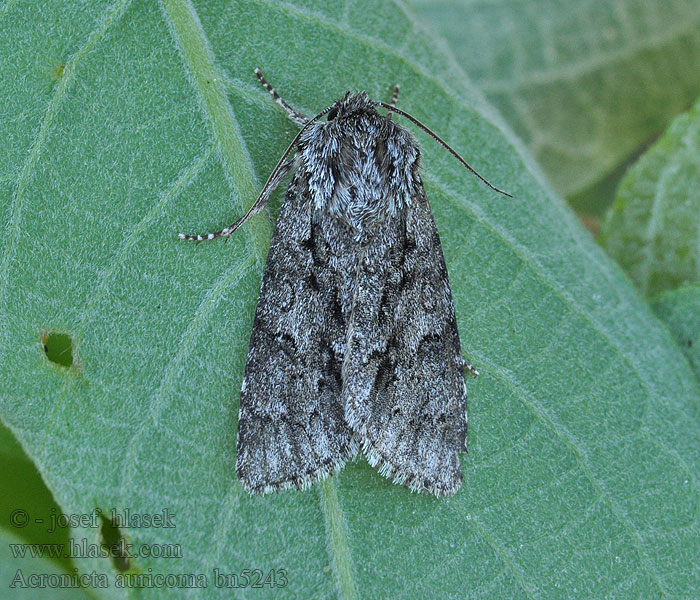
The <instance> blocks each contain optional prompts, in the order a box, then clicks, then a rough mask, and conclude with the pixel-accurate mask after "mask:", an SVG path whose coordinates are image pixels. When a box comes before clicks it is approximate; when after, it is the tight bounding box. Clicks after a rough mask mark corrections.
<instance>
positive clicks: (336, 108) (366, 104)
mask: <svg viewBox="0 0 700 600" xmlns="http://www.w3.org/2000/svg"><path fill="white" fill-rule="evenodd" d="M376 106H377V103H376V102H374V101H373V100H371V99H370V97H369V96H368V95H367V93H366V92H358V93H357V94H352V93H350V92H346V93H345V96H343V97H342V98H341V99H340V100H338V101H337V102H335V104H333V105H332V106H331V107H330V110H329V111H328V116H327V117H326V120H327V121H329V122H330V121H340V120H342V119H344V118H347V117H349V116H350V115H352V114H356V113H366V112H370V111H371V112H374V111H376V108H375V107H376Z"/></svg>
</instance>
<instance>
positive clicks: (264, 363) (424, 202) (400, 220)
mask: <svg viewBox="0 0 700 600" xmlns="http://www.w3.org/2000/svg"><path fill="white" fill-rule="evenodd" d="M255 74H256V75H257V77H258V79H259V80H260V83H261V84H262V85H263V87H264V88H265V89H266V90H268V91H269V92H270V94H271V95H272V97H273V98H274V99H275V101H276V102H277V103H278V104H279V105H280V106H281V107H282V108H284V109H285V110H286V111H287V114H288V115H289V117H290V118H291V119H292V121H294V122H295V123H296V124H298V125H299V126H300V127H301V130H300V131H299V133H298V134H297V135H296V137H295V138H294V140H293V141H292V143H291V144H290V145H289V147H288V148H287V150H286V151H285V152H284V154H283V156H282V158H281V159H280V161H279V163H278V164H277V166H276V167H275V169H274V170H273V171H272V174H271V175H270V177H269V178H268V180H267V182H266V183H265V185H264V186H263V189H262V191H261V193H260V196H259V198H258V199H257V201H256V202H255V203H254V204H253V205H252V207H251V208H250V210H248V212H247V213H246V214H245V215H244V216H243V217H242V218H241V219H239V220H238V221H236V222H235V223H233V224H232V225H230V226H229V227H226V228H225V229H222V230H221V231H218V232H216V233H208V234H205V235H185V234H180V238H181V239H185V240H193V241H202V240H211V239H215V238H219V237H228V236H230V235H231V234H232V233H234V232H235V231H236V229H238V228H239V227H240V226H241V225H242V224H243V223H245V222H246V221H247V220H248V219H250V218H251V217H252V216H253V215H255V214H256V213H258V212H260V211H261V210H262V209H263V208H264V207H265V206H266V205H267V202H268V200H269V198H270V196H271V194H272V192H273V191H274V189H275V188H276V187H277V186H278V185H279V184H280V183H281V182H282V180H283V179H284V177H285V176H286V175H287V174H288V173H289V172H291V171H294V176H293V179H292V181H291V184H290V185H289V188H288V190H287V194H286V196H285V199H284V201H283V203H282V206H281V209H280V212H279V216H278V218H277V223H276V226H275V230H274V234H273V237H272V241H271V244H270V251H269V254H268V257H267V263H266V266H265V271H264V274H263V280H262V287H261V290H260V296H259V298H258V305H257V310H256V314H255V320H254V323H253V330H252V334H251V339H250V350H249V353H248V359H247V364H246V368H245V375H244V378H243V383H242V386H241V397H240V398H241V399H240V411H239V419H238V438H237V456H236V473H237V475H238V478H239V479H240V481H241V483H242V484H243V486H244V487H245V488H246V489H247V490H249V491H250V492H254V493H266V492H271V491H276V490H280V489H284V488H306V487H308V486H309V485H310V484H311V483H313V482H314V481H316V480H318V479H320V478H323V477H325V476H328V475H330V474H333V473H335V472H336V471H337V470H339V469H340V468H341V467H342V466H343V465H344V464H345V462H346V461H347V460H348V459H349V458H351V457H354V456H355V455H356V454H357V453H358V451H359V450H361V451H362V452H363V453H364V455H365V456H366V458H367V460H368V462H369V463H370V464H371V465H372V466H374V467H377V468H378V470H379V472H380V473H381V474H382V475H384V476H386V477H389V478H391V479H392V480H393V481H394V482H396V483H400V484H403V485H405V486H407V487H408V488H409V489H411V490H416V491H420V492H425V493H430V494H435V495H436V496H443V495H451V494H454V493H455V492H456V491H457V490H458V489H459V487H460V485H461V483H462V472H461V469H460V464H459V453H460V452H463V451H465V450H466V437H467V391H466V386H465V382H464V371H465V369H466V370H468V371H469V372H471V373H472V374H473V375H475V376H476V375H477V374H478V373H477V372H476V370H475V369H474V368H473V367H471V365H469V364H467V363H466V362H465V361H464V360H463V359H462V355H461V351H460V343H459V335H458V332H457V321H456V318H455V310H454V305H453V302H452V293H451V291H450V283H449V280H448V276H447V269H446V267H445V260H444V258H443V253H442V247H441V245H440V237H439V235H438V232H437V229H436V227H435V223H434V221H433V216H432V213H431V210H430V205H429V204H428V199H427V197H426V194H425V189H424V187H423V182H422V180H421V176H420V149H419V147H418V143H417V141H416V139H415V138H414V137H413V135H412V134H411V133H410V132H409V131H408V130H407V129H405V128H404V127H402V126H401V125H399V124H397V123H396V122H394V121H393V120H392V113H396V114H398V115H401V116H403V117H405V118H407V119H408V120H409V121H411V122H412V123H414V124H415V125H417V126H418V127H420V128H421V129H423V130H424V131H426V132H427V133H428V134H430V135H431V136H432V137H433V138H434V139H435V140H436V141H437V142H439V143H440V144H441V145H442V146H444V147H445V148H446V149H447V150H448V151H449V152H451V153H452V154H453V155H454V156H455V157H456V158H457V159H458V160H459V161H460V162H461V163H462V164H463V165H464V166H465V167H466V168H467V169H469V170H470V171H471V172H472V173H474V174H475V175H476V176H477V177H479V179H481V180H482V181H483V182H484V183H486V185H488V186H489V187H491V188H492V189H494V190H496V191H497V192H500V193H502V194H504V195H506V196H509V194H506V193H505V192H503V191H502V190H499V189H498V188H496V187H494V186H493V185H491V184H490V183H489V182H488V181H486V179H484V178H483V177H482V176H481V175H479V174H478V173H477V172H476V171H475V170H474V169H472V168H471V167H470V166H469V165H468V164H467V163H466V161H465V160H464V159H463V158H462V157H461V156H459V154H457V152H456V151H454V150H453V149H452V148H450V146H448V145H447V143H446V142H444V141H443V140H442V139H441V138H440V137H439V136H438V135H437V134H435V133H434V132H432V131H431V130H430V129H428V128H427V127H426V126H425V125H423V124H422V123H421V122H420V121H418V120H417V119H415V118H414V117H412V116H411V115H410V114H408V113H405V112H404V111H402V110H399V109H398V108H396V101H397V98H398V92H399V87H398V86H396V87H395V88H394V94H393V97H392V99H391V102H390V103H389V104H385V103H383V102H377V101H373V100H371V99H370V98H369V97H368V95H367V94H366V93H365V92H359V93H356V94H352V93H350V92H347V93H346V94H345V96H343V97H342V98H341V99H340V100H338V101H337V102H335V103H333V104H332V105H330V106H328V107H327V108H325V109H324V110H322V111H321V112H320V113H318V114H317V115H316V116H314V117H311V118H309V117H307V116H305V115H303V114H302V113H300V112H298V111H296V110H295V109H293V108H292V107H291V106H290V105H289V104H287V102H285V101H284V100H283V99H282V98H281V97H280V96H279V94H278V93H277V92H276V91H275V89H274V88H272V86H270V85H269V84H268V83H267V81H266V80H265V78H264V77H263V76H262V74H261V72H260V70H259V69H256V70H255ZM380 107H382V108H384V109H386V110H387V111H388V112H387V115H386V116H384V115H382V114H380V113H379V112H378V110H377V109H378V108H380ZM324 116H325V117H326V120H325V121H321V120H320V119H321V118H322V117H324Z"/></svg>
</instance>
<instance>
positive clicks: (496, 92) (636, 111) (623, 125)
mask: <svg viewBox="0 0 700 600" xmlns="http://www.w3.org/2000/svg"><path fill="white" fill-rule="evenodd" d="M411 4H413V5H414V6H415V7H416V9H417V10H418V11H419V13H420V14H421V15H424V16H425V17H426V18H427V19H429V20H430V21H431V22H432V23H433V24H434V25H435V26H436V28H437V29H438V31H439V32H440V33H441V34H443V35H444V36H445V37H446V38H447V41H448V43H449V45H450V48H451V50H452V51H453V52H454V54H455V56H456V57H457V59H458V60H459V63H460V64H461V65H463V66H464V69H465V70H466V72H467V73H468V74H469V75H470V76H471V77H472V78H473V79H474V81H475V82H476V83H477V84H478V85H479V86H480V87H481V89H482V90H483V91H484V93H485V94H486V96H487V97H488V99H489V100H490V101H491V102H492V103H493V104H494V105H495V106H496V107H497V108H499V109H500V111H501V113H502V114H503V116H504V117H505V119H506V120H507V121H508V123H509V124H510V125H511V126H512V127H513V128H514V129H515V131H516V132H517V133H518V135H519V136H520V137H521V138H522V139H523V140H525V142H526V144H527V145H528V147H529V148H530V150H531V151H532V152H533V154H534V155H535V157H536V158H537V160H538V161H539V163H540V164H541V165H542V167H543V168H544V170H545V171H546V172H547V175H548V176H549V178H550V179H551V180H552V182H553V183H554V185H555V186H556V188H557V189H558V190H559V191H560V192H561V193H562V194H564V195H565V196H567V197H568V196H574V195H578V194H582V193H583V192H585V191H587V190H588V189H589V188H592V187H596V186H597V185H598V184H604V183H605V181H606V177H607V176H608V175H610V174H611V173H612V172H614V171H615V170H616V168H617V167H619V166H620V165H622V164H623V163H625V162H626V160H627V159H628V158H629V157H630V156H631V155H633V154H634V153H635V151H636V150H637V149H638V148H639V147H640V146H641V145H643V144H645V143H646V142H647V141H648V140H649V139H651V138H652V137H654V136H656V135H658V133H659V132H660V131H662V130H663V128H664V126H665V125H666V124H667V123H668V122H669V121H670V119H671V118H672V117H673V116H674V115H676V114H677V113H678V112H679V111H681V110H685V109H686V108H687V107H688V106H689V105H690V103H691V102H692V101H693V100H695V98H696V96H697V95H698V94H700V76H699V75H698V73H700V4H698V3H697V2H695V1H694V0H670V1H668V2H664V3H663V4H659V3H656V2H648V1H647V0H584V1H583V2H582V1H581V0H564V1H562V0H545V1H542V0H529V1H522V0H502V1H500V2H474V1H471V0H462V1H460V0H411ZM662 7H663V8H662ZM600 189H601V191H603V190H604V189H605V188H604V187H601V188H600ZM598 195H600V191H599V192H598ZM610 197H612V196H610ZM584 200H585V201H587V202H589V203H590V202H591V200H592V197H591V196H590V195H585V194H583V195H582V196H581V199H579V200H577V206H579V207H581V208H582V209H584V210H587V211H588V212H591V211H597V210H600V209H601V208H604V206H605V204H604V203H603V202H601V201H600V200H599V199H598V200H595V202H594V205H592V206H591V205H590V204H589V205H587V206H582V205H581V202H582V201H584Z"/></svg>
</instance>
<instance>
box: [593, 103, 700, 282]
mask: <svg viewBox="0 0 700 600" xmlns="http://www.w3.org/2000/svg"><path fill="white" fill-rule="evenodd" d="M600 242H601V243H602V244H603V246H605V249H606V250H607V251H608V253H609V254H610V255H611V256H612V257H613V258H615V259H616V260H617V261H618V262H619V263H620V264H621V265H622V266H623V267H624V268H625V270H626V271H627V272H628V273H629V274H630V276H631V277H632V279H633V280H634V282H635V283H636V284H637V286H638V287H639V289H640V290H642V292H644V293H645V294H648V295H650V296H652V295H654V294H657V293H659V292H661V291H664V290H673V289H675V288H677V287H678V286H680V285H684V284H687V283H700V251H699V248H700V101H698V103H697V104H696V105H695V106H694V107H693V109H692V110H690V111H688V112H687V113H685V114H683V115H681V116H679V117H677V118H676V119H675V120H674V121H673V123H672V124H671V126H670V127H669V128H668V130H667V131H666V132H665V133H664V135H663V136H662V137H661V139H659V141H658V142H656V143H655V144H654V145H653V146H652V147H651V148H650V149H649V150H648V151H647V152H646V153H645V154H644V156H642V158H641V159H640V160H639V161H638V162H637V163H636V164H635V165H634V167H633V168H632V169H630V171H629V172H628V173H627V175H626V176H625V178H624V179H623V181H622V183H621V184H620V187H619V189H618V192H617V198H616V199H615V204H614V205H613V207H612V208H611V209H610V211H609V212H608V215H607V217H606V219H605V221H604V223H603V227H602V230H601V236H600Z"/></svg>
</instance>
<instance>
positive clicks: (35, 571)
mask: <svg viewBox="0 0 700 600" xmlns="http://www.w3.org/2000/svg"><path fill="white" fill-rule="evenodd" d="M39 552H40V549H39V547H36V549H35V554H36V556H34V555H32V552H31V551H30V549H29V547H27V546H26V545H25V540H23V539H20V538H18V537H16V536H15V535H13V534H12V533H10V532H8V531H5V530H3V529H0V582H1V583H2V592H3V597H4V598H12V600H37V598H38V599H48V600H87V599H88V598H90V597H99V596H93V593H92V592H93V589H80V587H79V586H80V585H81V583H82V585H83V586H85V585H88V584H89V582H90V581H91V580H90V579H89V578H88V579H85V578H83V579H82V580H80V579H77V577H78V576H79V575H80V574H76V572H75V571H73V570H72V569H71V570H70V571H67V572H65V571H61V570H60V569H58V568H57V567H56V564H55V563H54V562H53V561H51V560H49V559H47V558H43V557H41V556H40V555H39ZM73 577H75V579H73ZM92 581H95V582H96V581H97V579H96V578H95V579H92ZM93 587H94V588H96V587H97V586H96V585H95V586H93Z"/></svg>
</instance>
